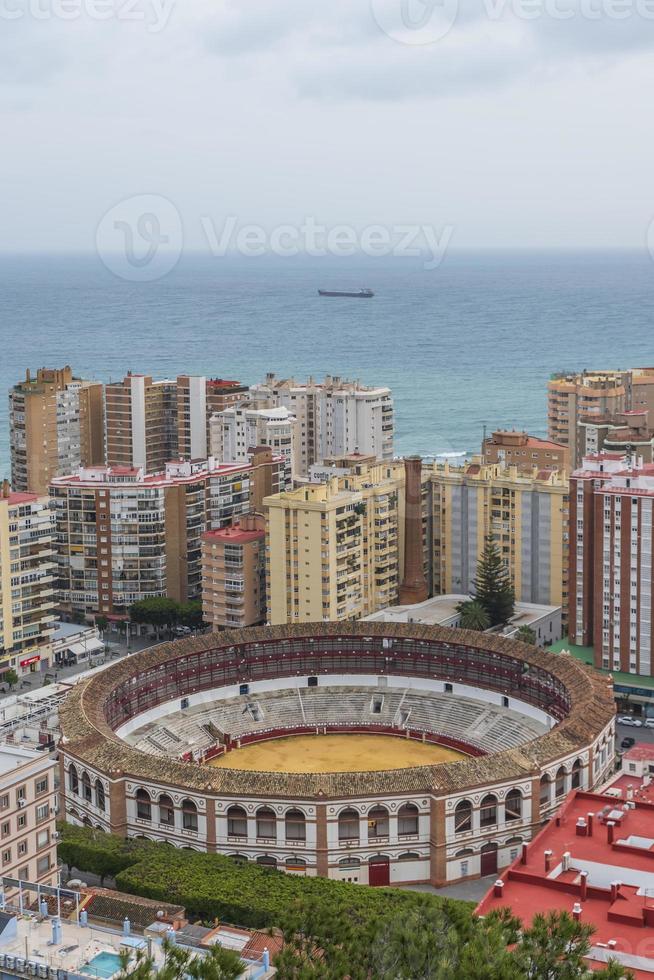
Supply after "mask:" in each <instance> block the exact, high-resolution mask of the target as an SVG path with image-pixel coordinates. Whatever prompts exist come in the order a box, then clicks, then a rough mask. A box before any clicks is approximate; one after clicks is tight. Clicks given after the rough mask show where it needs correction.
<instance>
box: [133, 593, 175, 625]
mask: <svg viewBox="0 0 654 980" xmlns="http://www.w3.org/2000/svg"><path fill="white" fill-rule="evenodd" d="M129 618H130V619H131V621H132V622H133V623H143V624H144V625H146V626H161V627H167V628H168V629H170V627H171V626H174V625H175V623H176V622H177V620H178V618H179V603H178V602H175V600H174V599H168V598H167V597H166V596H157V597H155V598H153V599H142V600H141V601H140V602H135V603H134V605H132V606H130V609H129Z"/></svg>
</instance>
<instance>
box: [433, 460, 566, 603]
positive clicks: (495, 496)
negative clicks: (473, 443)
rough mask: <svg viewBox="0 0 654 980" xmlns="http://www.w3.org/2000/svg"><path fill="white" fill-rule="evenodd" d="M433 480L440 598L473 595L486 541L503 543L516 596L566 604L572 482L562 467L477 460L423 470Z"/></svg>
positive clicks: (436, 590) (436, 587)
mask: <svg viewBox="0 0 654 980" xmlns="http://www.w3.org/2000/svg"><path fill="white" fill-rule="evenodd" d="M425 478H427V479H428V480H429V483H430V486H429V489H428V495H429V498H430V505H429V506H430V510H431V517H430V523H431V534H432V553H433V559H432V583H431V587H432V590H433V592H434V593H435V594H439V593H450V592H456V593H470V592H472V591H473V580H474V578H475V574H476V570H477V562H478V560H479V557H480V556H481V553H482V551H483V549H484V545H485V543H486V540H487V539H488V537H489V536H490V537H492V538H493V540H494V541H495V543H496V544H497V546H498V548H499V550H500V553H501V555H502V558H503V560H504V562H505V564H506V567H507V568H508V570H509V573H510V575H511V580H512V582H513V585H514V588H515V593H516V599H517V600H518V601H520V602H530V603H536V604H537V605H547V606H562V607H563V608H564V610H565V608H566V606H567V597H568V585H567V571H568V478H567V475H565V474H564V473H560V472H558V471H556V470H549V469H544V470H533V471H532V473H531V474H527V473H524V472H521V471H520V470H519V469H518V467H517V466H514V465H508V466H507V465H505V464H499V463H496V464H483V463H481V462H477V461H473V462H471V463H468V464H466V465H465V466H462V467H454V466H451V465H450V464H449V463H447V462H446V463H439V464H434V465H433V467H432V468H431V471H429V470H424V469H423V488H424V480H425Z"/></svg>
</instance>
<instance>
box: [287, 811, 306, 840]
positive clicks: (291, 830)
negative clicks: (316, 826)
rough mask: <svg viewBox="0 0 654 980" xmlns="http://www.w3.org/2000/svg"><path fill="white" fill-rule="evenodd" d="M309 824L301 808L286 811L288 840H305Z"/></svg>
mask: <svg viewBox="0 0 654 980" xmlns="http://www.w3.org/2000/svg"><path fill="white" fill-rule="evenodd" d="M306 839H307V825H306V819H305V816H304V814H303V813H302V811H301V810H288V811H287V813H286V840H288V841H305V840H306Z"/></svg>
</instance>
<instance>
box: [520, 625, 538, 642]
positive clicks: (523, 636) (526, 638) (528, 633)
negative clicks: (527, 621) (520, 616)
mask: <svg viewBox="0 0 654 980" xmlns="http://www.w3.org/2000/svg"><path fill="white" fill-rule="evenodd" d="M515 638H516V640H520V642H521V643H529V644H531V646H532V647H535V646H536V645H537V644H536V634H535V633H534V631H533V630H532V628H531V626H527V625H524V626H520V627H519V629H518V630H517V632H516V635H515Z"/></svg>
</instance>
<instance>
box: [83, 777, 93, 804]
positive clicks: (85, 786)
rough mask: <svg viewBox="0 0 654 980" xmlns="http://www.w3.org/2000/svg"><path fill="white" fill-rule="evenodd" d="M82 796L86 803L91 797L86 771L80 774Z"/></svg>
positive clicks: (89, 779)
mask: <svg viewBox="0 0 654 980" xmlns="http://www.w3.org/2000/svg"><path fill="white" fill-rule="evenodd" d="M82 796H83V797H84V799H85V800H86V802H87V803H90V802H91V801H92V799H93V793H92V792H91V778H90V776H89V774H88V772H85V773H84V775H83V776H82Z"/></svg>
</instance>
